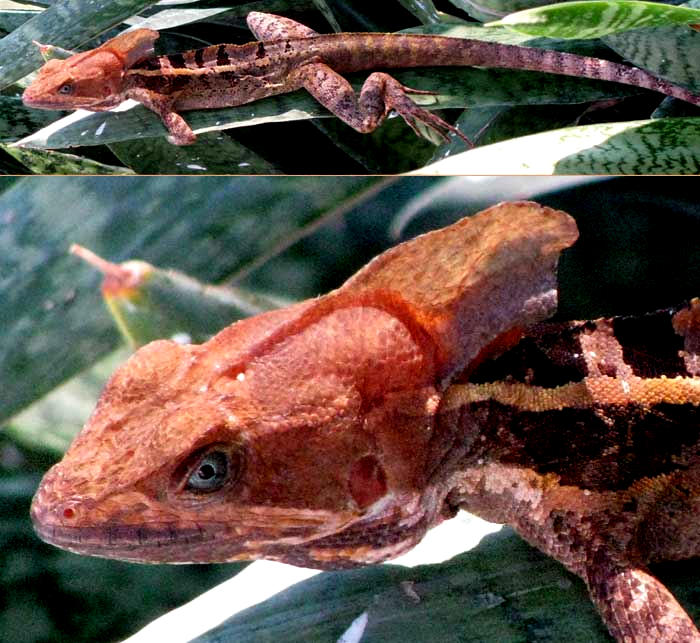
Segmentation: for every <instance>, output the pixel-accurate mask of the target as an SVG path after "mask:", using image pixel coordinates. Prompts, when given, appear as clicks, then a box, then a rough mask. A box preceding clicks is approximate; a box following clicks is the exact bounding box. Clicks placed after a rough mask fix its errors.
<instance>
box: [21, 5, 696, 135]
mask: <svg viewBox="0 0 700 643" xmlns="http://www.w3.org/2000/svg"><path fill="white" fill-rule="evenodd" d="M248 25H249V27H250V29H251V31H252V32H253V33H254V34H255V36H256V37H257V38H258V39H259V42H252V43H249V44H247V45H213V46H211V47H207V48H205V49H198V50H195V51H189V52H185V53H182V54H173V55H170V56H161V57H154V56H153V43H154V42H155V40H156V39H157V38H158V32H156V31H153V30H151V29H138V30H135V31H132V32H127V33H125V34H123V35H121V36H118V37H116V38H114V39H112V40H110V41H108V42H106V43H105V44H104V45H102V46H101V47H98V48H97V49H94V50H92V51H89V52H85V53H81V54H76V55H75V56H73V57H71V58H68V59H66V60H63V61H56V60H53V61H49V62H48V63H47V64H46V65H45V66H44V67H43V68H42V69H41V70H40V72H39V76H38V77H37V79H36V80H35V81H34V83H32V85H30V86H29V87H28V88H27V89H26V91H25V92H24V95H23V97H22V98H23V100H24V102H25V104H27V105H29V106H31V107H38V108H42V109H76V108H79V107H80V108H83V109H88V110H93V111H100V110H104V109H110V108H111V107H114V106H115V105H117V104H119V103H120V102H122V101H124V100H126V99H127V98H133V99H135V100H137V101H140V102H141V103H143V104H144V105H145V106H146V107H148V108H149V109H151V110H153V111H154V112H156V113H157V114H158V115H159V116H160V117H161V119H162V120H163V123H164V125H165V127H166V128H167V129H168V132H169V133H170V136H171V140H172V141H173V142H174V143H177V144H181V145H184V144H188V143H192V142H193V141H194V140H195V139H196V137H195V135H194V133H193V132H192V130H191V128H190V127H189V125H187V123H186V122H185V121H184V119H183V118H182V117H181V116H180V115H179V112H180V111H186V110H191V109H206V108H216V107H230V106H234V105H242V104H245V103H249V102H252V101H256V100H259V99H261V98H265V97H267V96H273V95H276V94H283V93H286V92H290V91H294V90H296V89H300V88H302V87H303V88H305V89H306V90H307V91H309V93H311V95H312V96H314V98H316V100H318V101H319V102H320V103H321V104H322V105H323V106H324V107H326V108H327V109H328V110H330V111H331V112H332V113H333V114H335V115H336V116H338V117H339V118H340V119H342V120H343V121H344V122H346V123H347V124H348V125H350V126H351V127H353V128H355V129H356V130H357V131H359V132H365V133H366V132H371V131H373V130H374V129H376V128H377V127H378V126H379V125H380V124H381V123H382V121H383V120H384V118H385V117H386V115H387V114H388V112H390V111H391V110H394V111H396V112H397V113H399V114H400V115H401V116H402V117H403V118H404V119H405V120H406V122H407V123H408V124H409V125H411V127H413V129H414V130H416V133H418V130H417V129H416V125H417V124H418V123H422V124H423V125H425V126H427V127H428V128H429V129H430V130H432V131H433V132H434V133H436V134H437V135H439V136H441V137H443V138H445V137H446V136H447V134H448V133H449V132H450V131H453V132H455V133H456V134H457V135H459V136H461V137H462V138H465V137H464V136H463V135H462V134H461V133H460V132H459V131H457V130H456V129H455V128H454V127H452V126H451V125H449V124H448V123H446V122H445V121H443V120H442V119H441V118H439V117H437V116H435V115H434V114H431V113H430V112H428V111H427V110H425V109H423V108H420V107H418V106H417V105H416V104H415V103H414V102H413V101H412V100H411V99H410V98H409V97H408V95H407V93H416V94H420V93H430V92H424V91H421V90H416V89H410V88H407V87H404V86H403V85H401V84H400V83H399V82H398V81H396V80H395V79H394V78H392V77H391V76H389V75H388V74H386V73H383V72H375V73H373V74H371V75H370V76H369V78H368V79H367V80H366V82H365V84H364V85H363V87H362V89H361V91H360V94H359V96H357V95H356V94H355V92H354V90H353V89H352V87H351V86H350V84H349V83H348V82H347V81H346V80H345V79H344V78H343V77H342V76H341V74H343V73H348V72H353V71H362V70H371V69H381V68H399V67H426V66H478V67H505V68H511V69H527V70H534V71H542V72H548V73H552V74H564V75H568V76H580V77H584V78H595V79H600V80H609V81H613V82H617V83H623V84H626V85H634V86H637V87H644V88H647V89H651V90H654V91H658V92H661V93H663V94H667V95H668V96H675V97H677V98H680V99H681V100H685V101H688V102H690V103H693V104H696V105H700V96H699V95H697V94H694V93H693V92H690V91H688V90H687V89H685V88H683V87H679V86H677V85H673V84H672V83H669V82H667V81H665V80H663V79H660V78H656V77H655V76H652V75H651V74H649V73H647V72H645V71H643V70H641V69H638V68H635V67H630V66H627V65H621V64H618V63H613V62H610V61H607V60H602V59H599V58H591V57H587V56H577V55H574V54H568V53H562V52H558V51H548V50H543V49H537V48H530V47H521V46H516V45H503V44H499V43H492V42H483V41H479V40H469V39H461V38H446V37H441V36H429V35H401V34H372V33H342V34H333V35H319V34H317V33H316V32H315V31H313V30H311V29H309V28H308V27H305V26H304V25H301V24H299V23H297V22H294V21H292V20H289V19H287V18H282V17H280V16H274V15H271V14H264V13H257V12H253V13H250V14H249V15H248ZM465 140H466V139H465ZM467 142H468V141H467Z"/></svg>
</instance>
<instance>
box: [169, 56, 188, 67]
mask: <svg viewBox="0 0 700 643" xmlns="http://www.w3.org/2000/svg"><path fill="white" fill-rule="evenodd" d="M168 62H170V66H171V67H172V68H173V69H184V68H185V67H187V64H186V63H185V56H184V54H170V55H169V56H168Z"/></svg>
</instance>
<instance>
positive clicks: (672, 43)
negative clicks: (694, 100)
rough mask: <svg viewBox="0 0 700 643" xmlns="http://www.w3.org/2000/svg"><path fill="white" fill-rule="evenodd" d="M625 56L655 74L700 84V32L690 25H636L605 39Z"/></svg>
mask: <svg viewBox="0 0 700 643" xmlns="http://www.w3.org/2000/svg"><path fill="white" fill-rule="evenodd" d="M604 41H605V43H606V44H608V45H609V46H610V47H611V48H612V49H613V50H614V51H616V52H617V53H618V54H619V55H620V56H622V57H623V58H624V59H625V60H628V61H630V62H631V63H633V64H634V65H637V66H639V67H642V68H644V69H646V70H648V71H650V72H651V73H652V74H655V75H656V76H660V77H661V78H666V79H668V80H670V81H671V82H674V83H677V84H679V85H683V86H685V87H689V88H691V89H695V90H696V91H697V90H698V88H700V33H698V32H697V31H694V30H692V29H689V28H688V27H685V26H683V27H658V28H656V29H637V30H635V31H629V32H626V33H624V34H616V35H611V36H606V37H605V39H604Z"/></svg>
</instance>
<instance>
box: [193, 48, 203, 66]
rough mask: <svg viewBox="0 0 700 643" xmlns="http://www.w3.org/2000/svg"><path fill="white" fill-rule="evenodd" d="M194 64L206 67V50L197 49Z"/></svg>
mask: <svg viewBox="0 0 700 643" xmlns="http://www.w3.org/2000/svg"><path fill="white" fill-rule="evenodd" d="M194 64H195V65H197V67H204V49H197V50H196V51H195V52H194Z"/></svg>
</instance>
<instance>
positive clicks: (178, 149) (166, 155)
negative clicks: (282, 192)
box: [109, 132, 279, 175]
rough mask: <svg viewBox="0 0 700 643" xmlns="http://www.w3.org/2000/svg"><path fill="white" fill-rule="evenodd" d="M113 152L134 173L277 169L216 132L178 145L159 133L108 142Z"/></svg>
mask: <svg viewBox="0 0 700 643" xmlns="http://www.w3.org/2000/svg"><path fill="white" fill-rule="evenodd" d="M109 149H110V150H112V152H113V153H114V155H115V156H116V157H117V158H118V159H119V160H120V161H121V162H122V163H124V165H126V166H127V167H129V168H131V169H132V170H133V171H134V172H136V173H137V174H158V173H163V174H200V175H201V174H278V173H279V169H278V168H276V167H275V166H274V165H273V164H272V163H268V162H267V161H266V160H265V159H264V158H262V157H261V156H260V155H258V154H256V153H255V152H253V151H252V150H251V149H250V148H248V147H246V146H244V145H242V144H241V143H239V142H238V141H236V140H235V139H233V138H231V137H229V136H222V135H221V134H219V133H217V132H208V133H205V134H200V135H199V136H198V137H197V140H196V141H195V142H194V143H193V144H192V145H186V146H178V145H172V144H171V143H168V141H167V140H166V138H165V137H163V136H160V137H156V138H148V139H142V138H137V139H131V140H126V141H119V142H115V143H112V144H111V145H110V146H109Z"/></svg>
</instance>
